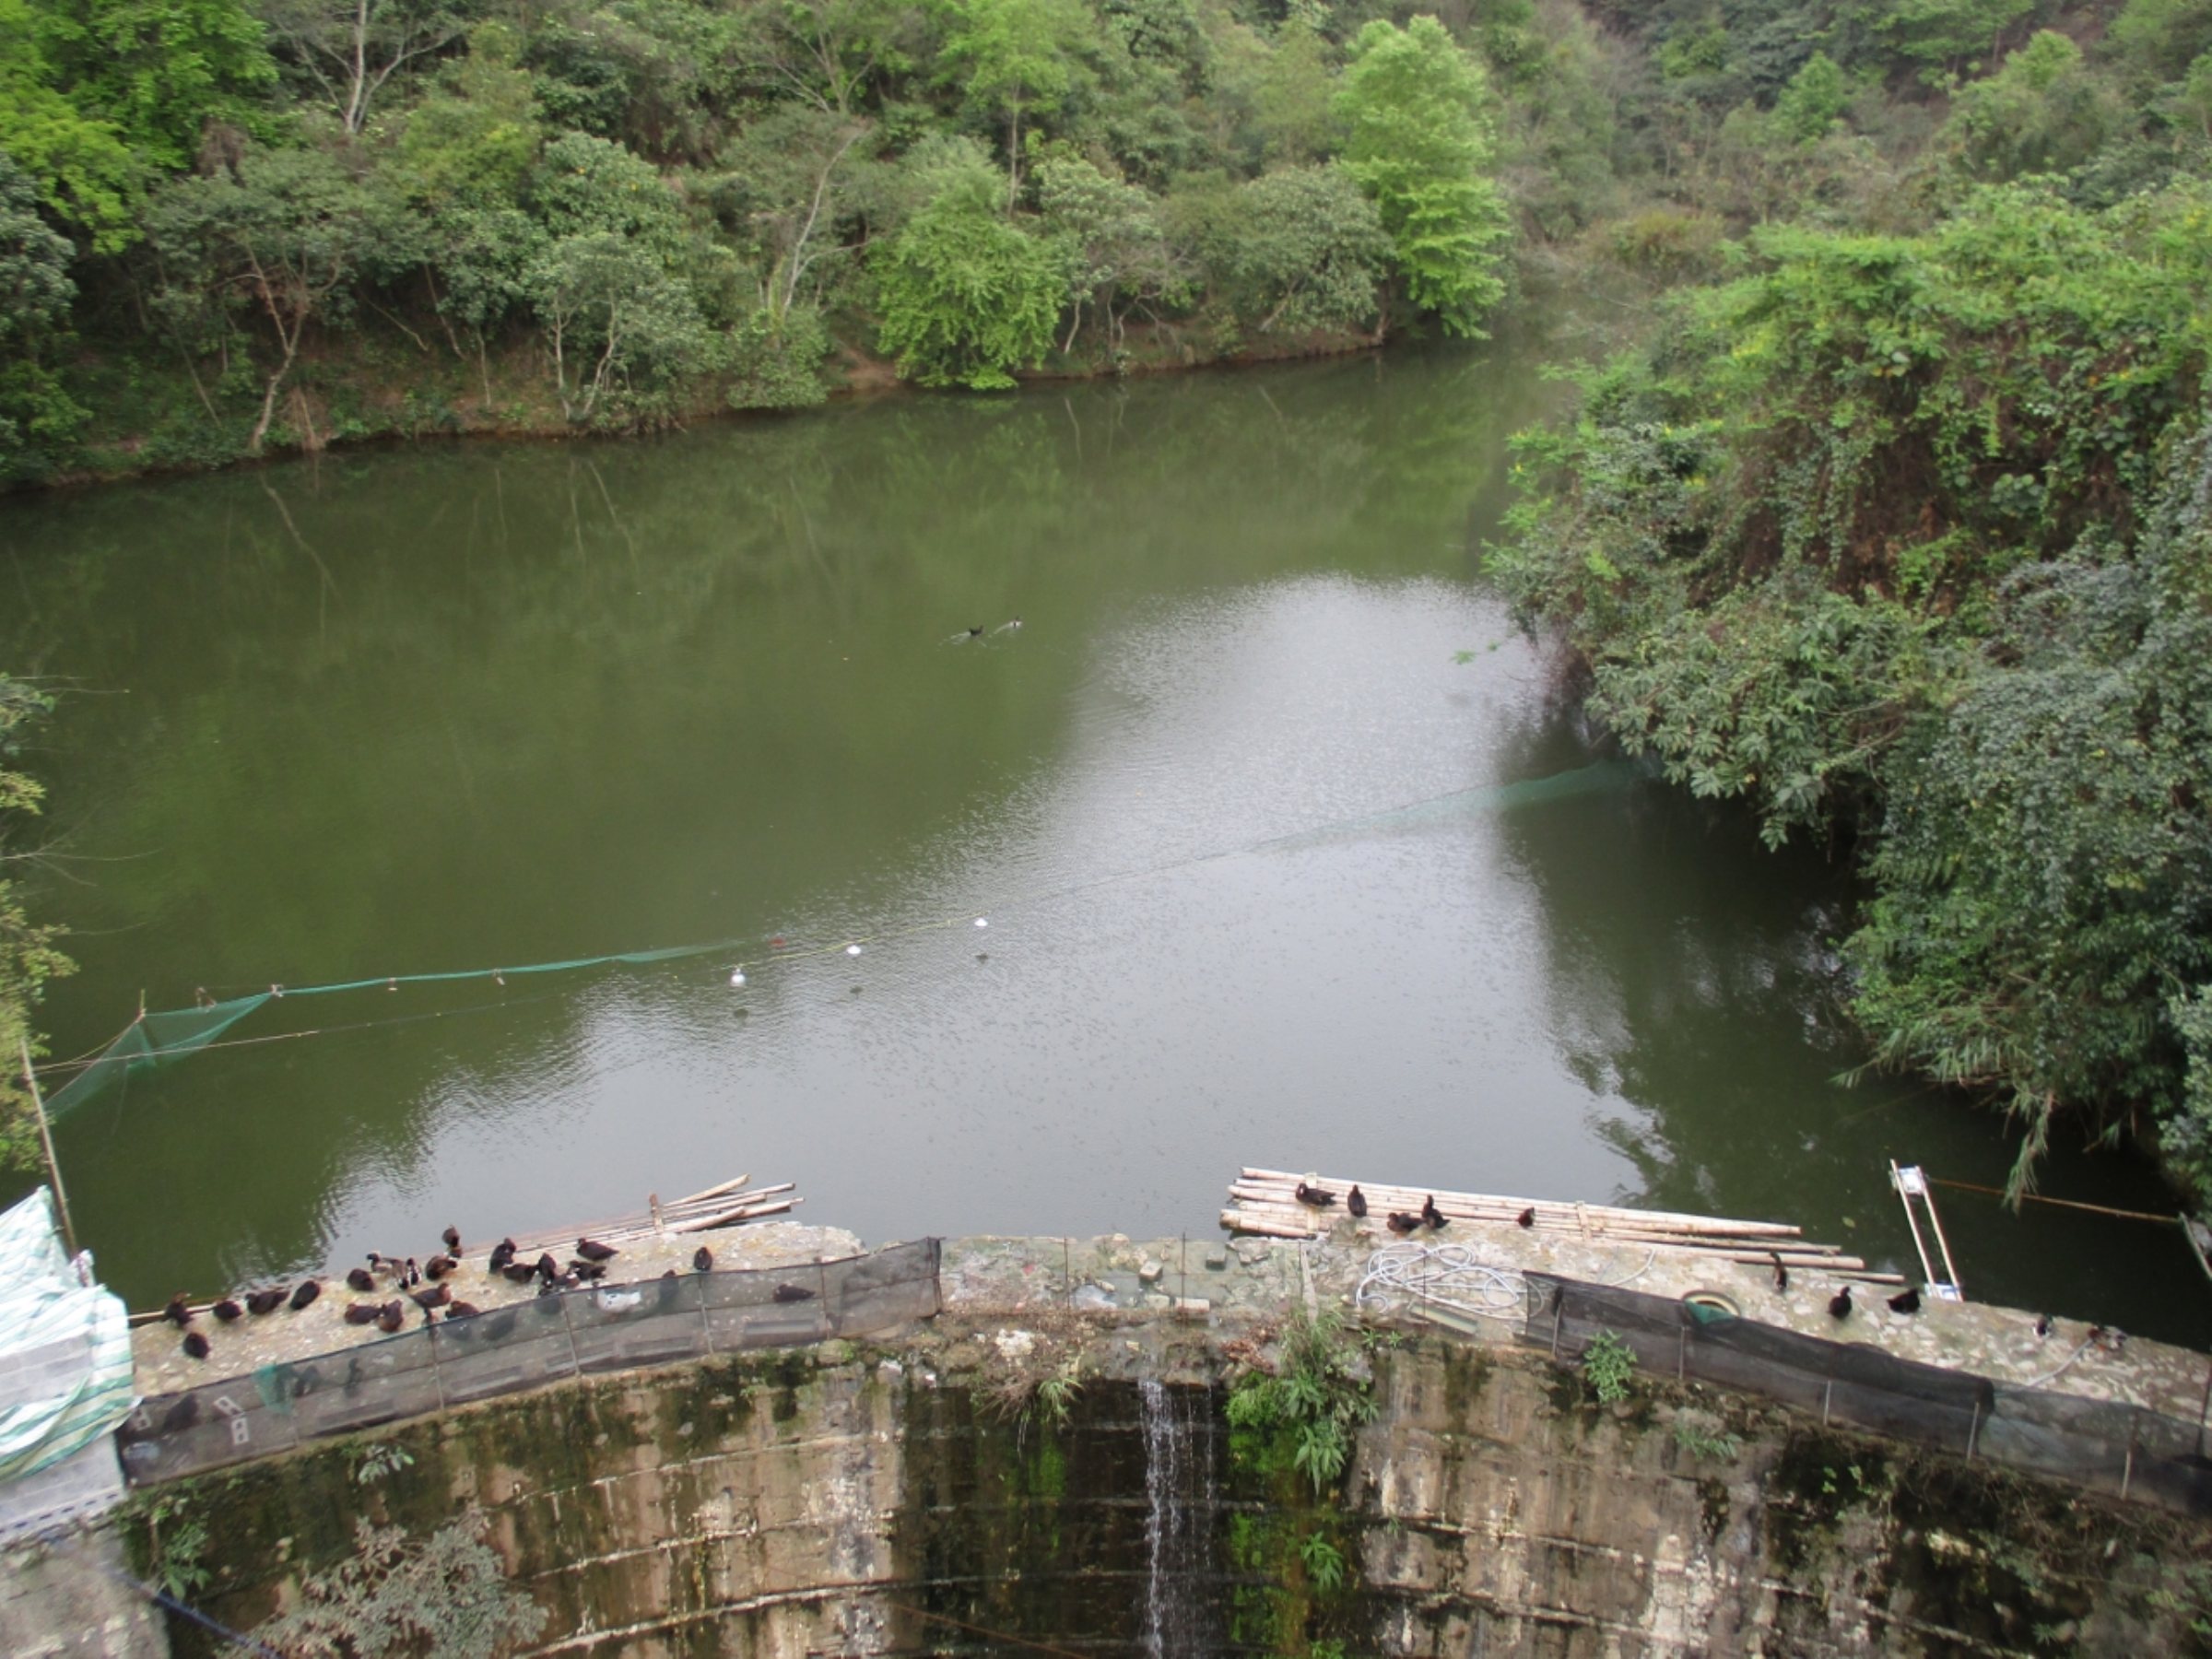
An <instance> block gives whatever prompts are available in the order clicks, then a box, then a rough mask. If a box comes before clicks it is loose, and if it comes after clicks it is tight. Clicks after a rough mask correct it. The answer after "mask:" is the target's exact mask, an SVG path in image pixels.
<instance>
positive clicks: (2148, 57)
mask: <svg viewBox="0 0 2212 1659" xmlns="http://www.w3.org/2000/svg"><path fill="white" fill-rule="evenodd" d="M2112 45H2113V47H2114V49H2115V50H2116V51H2117V52H2118V53H2119V54H2120V55H2121V57H2122V59H2123V61H2124V62H2125V63H2126V64H2127V65H2129V66H2130V67H2131V68H2133V69H2135V70H2136V72H2137V73H2138V74H2139V75H2141V76H2143V77H2145V78H2147V79H2148V80H2151V81H2154V82H2155V81H2165V80H2178V79H2179V78H2181V76H2183V75H2184V74H2186V73H2187V69H2188V65H2190V64H2191V63H2192V62H2194V60H2195V59H2197V58H2200V57H2202V56H2203V55H2204V54H2205V53H2207V52H2212V5H2207V4H2206V0H2127V4H2126V5H2125V6H2122V7H2121V8H2120V15H2119V16H2118V17H2116V18H2113V19H2112Z"/></svg>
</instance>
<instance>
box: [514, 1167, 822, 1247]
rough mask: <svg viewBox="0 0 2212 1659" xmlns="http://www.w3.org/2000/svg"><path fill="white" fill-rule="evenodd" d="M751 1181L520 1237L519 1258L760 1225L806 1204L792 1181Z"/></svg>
mask: <svg viewBox="0 0 2212 1659" xmlns="http://www.w3.org/2000/svg"><path fill="white" fill-rule="evenodd" d="M750 1180H752V1177H751V1176H750V1175H739V1176H736V1177H735V1178H734V1179H733V1180H729V1181H723V1182H716V1183H715V1184H714V1185H712V1186H711V1187H705V1188H702V1189H700V1191H699V1192H696V1193H693V1194H690V1196H688V1197H686V1198H678V1199H677V1200H676V1201H675V1202H674V1203H671V1204H663V1203H662V1202H661V1195H660V1194H658V1193H653V1194H648V1195H647V1197H646V1200H645V1202H646V1205H647V1206H648V1207H647V1211H646V1213H645V1214H644V1215H642V1216H620V1217H618V1218H615V1219H614V1220H611V1221H595V1222H593V1223H591V1224H590V1225H588V1226H584V1227H580V1228H578V1227H564V1228H560V1229H558V1230H555V1231H552V1232H548V1233H543V1234H536V1233H534V1234H532V1235H531V1236H530V1237H529V1238H526V1239H525V1238H524V1237H523V1236H522V1235H520V1234H519V1233H518V1234H517V1235H515V1250H516V1253H517V1254H518V1255H521V1256H523V1257H525V1258H527V1257H529V1256H532V1255H535V1253H538V1252H539V1251H541V1250H552V1251H557V1252H558V1251H559V1250H563V1249H568V1248H571V1247H572V1246H573V1245H574V1243H575V1241H576V1239H577V1236H578V1235H579V1234H588V1235H589V1236H590V1237H592V1238H594V1239H596V1240H598V1241H600V1242H601V1243H603V1244H615V1245H621V1244H626V1243H631V1242H634V1241H637V1240H640V1239H650V1238H653V1237H655V1236H656V1235H658V1234H661V1233H694V1232H712V1230H715V1229H716V1228H722V1227H735V1226H737V1225H738V1224H739V1223H740V1222H745V1221H757V1220H759V1218H761V1217H763V1216H781V1215H785V1214H787V1213H789V1212H790V1210H791V1209H792V1208H793V1207H794V1206H797V1205H801V1204H804V1203H805V1202H806V1200H805V1199H804V1198H801V1197H799V1196H797V1195H796V1194H795V1193H794V1182H788V1181H784V1182H777V1183H776V1184H775V1185H773V1186H761V1187H756V1186H747V1185H746V1182H748V1181H750Z"/></svg>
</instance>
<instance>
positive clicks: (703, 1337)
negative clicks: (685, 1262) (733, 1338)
mask: <svg viewBox="0 0 2212 1659" xmlns="http://www.w3.org/2000/svg"><path fill="white" fill-rule="evenodd" d="M693 1277H696V1278H697V1279H698V1280H699V1339H700V1341H701V1342H703V1343H705V1344H706V1347H707V1354H708V1356H709V1358H712V1356H713V1353H714V1322H713V1321H712V1320H711V1319H709V1318H708V1317H707V1281H708V1280H709V1279H711V1278H712V1277H714V1275H713V1273H712V1271H709V1272H706V1273H700V1274H695V1275H694V1276H693Z"/></svg>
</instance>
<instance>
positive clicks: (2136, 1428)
mask: <svg viewBox="0 0 2212 1659" xmlns="http://www.w3.org/2000/svg"><path fill="white" fill-rule="evenodd" d="M2142 1432H2143V1407H2142V1406H2136V1414H2135V1416H2133V1417H2131V1418H2128V1419H2127V1461H2126V1462H2125V1463H2124V1464H2122V1465H2120V1501H2121V1502H2123V1503H2125V1502H2126V1501H2127V1488H2129V1487H2131V1486H2133V1485H2135V1483H2136V1436H2137V1435H2139V1434H2141V1433H2142Z"/></svg>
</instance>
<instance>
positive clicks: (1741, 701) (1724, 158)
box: [0, 0, 2212, 1189]
mask: <svg viewBox="0 0 2212 1659" xmlns="http://www.w3.org/2000/svg"><path fill="white" fill-rule="evenodd" d="M2208 161H2212V0H2107V3H2103V4H2094V5H2079V4H2073V5H2068V4H2060V3H2059V0H1763V3H1757V0H1664V3H1662V4H1658V5H1653V6H1625V5H1607V4H1593V5H1583V4H1578V3H1577V0H1486V3H1482V4H1446V5H1442V6H1433V7H1426V8H1422V9H1420V10H1418V11H1417V10H1416V9H1415V8H1413V7H1406V8H1396V9H1394V8H1391V7H1388V6H1382V5H1380V4H1369V3H1367V0H1343V3H1341V4H1337V5H1330V4H1326V3H1324V0H925V3H919V4H917V3H912V0H727V3H724V4H713V3H710V0H600V3H594V0H532V3H531V4H528V5H517V4H509V3H506V0H0V484H4V483H18V484H19V483H26V482H37V481H41V480H44V479H50V478H53V477H64V476H68V475H71V474H74V473H82V472H87V471H100V470H122V469H127V468H131V467H135V466H147V465H205V464H216V463H220V462H224V461H228V460H231V459H235V458H239V457H242V456H247V455H252V454H258V453H271V452H273V451H277V450H283V449H291V448H300V447H309V448H312V447H316V446H319V445H322V444H324V443H327V442H329V441H334V440H338V439H344V438H347V437H354V436H360V435H365V434H371V433H384V432H397V433H412V434H420V433H429V432H436V431H441V430H462V429H561V428H564V427H573V428H580V429H624V428H633V427H641V426H651V425H654V424H658V423H664V422H667V421H671V420H676V419H681V418H686V417H688V416H691V415H694V414H699V413H702V412H706V411H710V410H713V409H718V408H726V407H738V408H768V407H780V406H800V405H806V404H808V403H813V402H817V401H819V400H820V399H821V398H823V397H824V396H825V395H827V394H828V393H829V392H830V390H832V389H833V388H835V387H836V386H837V385H839V384H841V383H848V382H853V381H865V380H868V379H872V378H881V377H883V376H884V375H885V374H886V373H895V374H897V375H898V376H900V377H901V378H904V379H907V380H910V381H912V382H917V383H919V384H922V385H926V386H949V387H962V388H971V389H981V390H988V389H991V388H995V387H1003V386H1006V385H1007V384H1010V383H1011V382H1012V378H1013V377H1014V375H1015V374H1017V373H1018V372H1024V371H1032V370H1037V369H1040V368H1041V369H1044V370H1047V371H1053V372H1063V373H1099V372H1116V371H1125V370H1131V369H1137V368H1145V367H1151V366H1164V365H1174V364H1180V363H1186V362H1197V361H1208V360H1218V359H1223V358H1230V357H1235V356H1238V355H1243V354H1250V355H1265V354H1269V353H1289V352H1297V351H1303V350H1314V349H1332V348H1341V347H1348V346H1356V345H1359V344H1363V343H1367V342H1371V341H1376V340H1381V339H1382V338H1384V337H1385V336H1388V335H1402V334H1405V333H1406V332H1409V331H1412V332H1424V333H1437V332H1443V333H1451V334H1458V335H1478V334H1480V333H1481V332H1482V330H1483V329H1484V327H1485V324H1486V319H1489V318H1491V317H1493V316H1495V315H1497V314H1498V313H1499V312H1500V310H1501V308H1510V307H1511V306H1512V303H1513V295H1514V291H1515V289H1516V287H1518V288H1519V289H1520V291H1521V292H1523V293H1535V292H1537V291H1539V290H1541V291H1542V292H1543V293H1544V294H1545V295H1546V296H1547V300H1546V309H1547V314H1560V313H1572V314H1576V315H1579V316H1580V318H1581V319H1582V320H1583V325H1584V332H1583V335H1580V336H1578V337H1579V338H1582V339H1584V340H1587V339H1590V338H1602V339H1604V340H1606V341H1607V342H1609V348H1610V349H1612V350H1613V351H1614V352H1615V355H1613V356H1611V357H1610V358H1609V359H1606V360H1601V361H1594V362H1589V363H1585V364H1583V366H1582V367H1581V368H1580V369H1579V370H1577V371H1576V373H1577V375H1578V377H1579V382H1580V394H1581V395H1580V397H1579V400H1578V401H1577V403H1576V406H1575V408H1574V411H1573V413H1572V415H1571V417H1569V418H1566V419H1565V420H1563V421H1562V422H1561V423H1560V424H1559V425H1558V426H1556V427H1555V428H1553V429H1548V430H1546V431H1542V432H1538V433H1533V434H1530V435H1528V436H1527V437H1525V438H1524V440H1523V447H1522V453H1521V454H1520V457H1519V462H1518V476H1519V477H1520V479H1521V481H1522V483H1523V485H1524V502H1523V505H1522V508H1521V510H1520V512H1518V514H1517V515H1516V517H1515V520H1514V522H1513V524H1512V528H1511V531H1510V533H1509V535H1508V537H1507V540H1506V545H1503V546H1500V547H1496V548H1493V549H1492V550H1491V552H1490V562H1491V566H1492V569H1493V571H1494V572H1495V573H1496V575H1497V577H1498V579H1499V580H1500V582H1501V583H1502V584H1503V585H1504V587H1505V589H1506V590H1507V591H1508V593H1509V594H1511V596H1512V599H1513V600H1514V602H1515V604H1516V605H1517V606H1519V607H1520V608H1521V611H1522V613H1523V615H1524V617H1525V618H1527V619H1528V620H1529V622H1530V624H1531V625H1532V626H1534V627H1538V628H1541V629H1547V630H1551V631H1554V632H1556V633H1557V634H1558V635H1559V637H1560V638H1561V639H1562V640H1563V641H1565V644H1566V646H1567V648H1568V656H1569V659H1570V660H1571V661H1572V662H1573V663H1575V664H1576V665H1580V666H1581V667H1584V668H1586V669H1587V671H1588V675H1589V683H1590V687H1591V697H1592V707H1593V709H1594V712H1595V713H1596V715H1597V716H1598V717H1599V718H1600V719H1601V720H1602V721H1603V722H1604V723H1605V724H1607V725H1608V726H1609V727H1611V728H1612V729H1613V730H1614V731H1615V732H1616V733H1618V735H1620V737H1621V738H1622V739H1623V741H1625V742H1626V743H1627V744H1628V745H1629V746H1630V747H1631V748H1635V749H1639V750H1642V751H1645V752H1648V753H1651V754H1653V755H1654V756H1656V757H1657V758H1658V759H1660V760H1661V761H1663V762H1664V763H1665V766H1666V768H1667V769H1668V771H1669V772H1670V773H1671V774H1672V775H1673V776H1675V777H1677V779H1679V780H1680V781H1682V782H1685V783H1687V784H1688V786H1689V787H1691V788H1693V789H1694V790H1696V791H1698V792H1699V793H1700V794H1706V795H1710V796H1715V797H1740V798H1742V799H1744V800H1745V801H1746V802H1747V803H1748V804H1749V805H1750V806H1751V807H1752V808H1753V809H1754V810H1756V811H1757V812H1758V813H1759V815H1760V817H1761V820H1762V822H1763V823H1764V824H1765V826H1766V828H1767V830H1768V833H1769V836H1770V838H1771V840H1775V841H1780V840H1782V839H1783V838H1786V837H1801V836H1811V837H1818V838H1821V839H1823V840H1824V841H1827V842H1829V843H1830V844H1831V845H1833V846H1834V847H1835V848H1836V849H1838V851H1839V853H1843V854H1846V855H1848V856H1851V857H1853V858H1855V859H1857V860H1859V861H1861V863H1862V865H1863V867H1864V868H1865V871H1866V872H1867V874H1868V875H1869V877H1871V878H1872V881H1873V884H1874V893H1875V897H1874V899H1873V901H1872V903H1871V905H1870V908H1869V909H1868V910H1867V912H1865V916H1864V917H1863V918H1862V922H1863V924H1862V925H1861V926H1860V927H1859V929H1858V931H1857V932H1856V933H1855V934H1854V935H1853V937H1852V938H1851V940H1850V941H1849V943H1848V947H1847V953H1846V954H1847V959H1848V962H1849V966H1850V972H1849V997H1850V1001H1851V1006H1853V1010H1854V1012H1855V1014H1856V1016H1857V1018H1859V1019H1860V1021H1861V1022H1862V1023H1863V1024H1864V1025H1865V1028H1866V1030H1868V1032H1869V1033H1870V1034H1871V1036H1872V1038H1873V1040H1874V1041H1875V1043H1876V1045H1877V1051H1878V1054H1879V1056H1880V1059H1881V1060H1882V1061H1883V1062H1886V1063H1890V1064H1895V1065H1900V1066H1907V1067H1917V1068H1924V1069H1926V1070H1928V1071H1931V1072H1933V1073H1934V1074H1935V1075H1936V1076H1938V1077H1945V1078H1948V1079H1952V1080H1955V1081H1958V1082H1959V1083H1962V1084H1966V1085H1969V1086H1971V1087H1973V1088H1979V1089H1983V1090H1985V1091H1987V1092H1989V1093H1991V1094H1992V1095H1993V1096H1994V1097H1995V1098H1996V1099H1998V1100H2002V1101H2004V1102H2005V1103H2006V1104H2007V1105H2008V1106H2010V1107H2011V1108H2012V1109H2013V1110H2014V1111H2016V1112H2018V1114H2019V1117H2020V1120H2021V1122H2022V1124H2023V1126H2024V1128H2025V1130H2026V1145H2027V1148H2028V1150H2029V1151H2030V1153H2032V1151H2033V1150H2034V1149H2035V1147H2038V1146H2040V1145H2041V1144H2042V1142H2043V1140H2044V1139H2045V1137H2047V1136H2048V1135H2050V1134H2052V1133H2053V1132H2055V1131H2057V1130H2059V1129H2060V1128H2061V1126H2062V1125H2065V1124H2077V1125H2079V1126H2081V1127H2083V1128H2085V1129H2086V1130H2087V1131H2088V1132H2089V1133H2093V1134H2105V1135H2113V1136H2118V1135H2124V1134H2127V1133H2131V1132H2132V1133H2139V1134H2144V1135H2156V1136H2158V1137H2159V1138H2161V1139H2162V1141H2163V1144H2164V1146H2165V1147H2166V1148H2167V1151H2168V1152H2169V1154H2170V1155H2171V1158H2172V1159H2173V1160H2174V1161H2175V1165H2176V1167H2177V1168H2178V1169H2180V1170H2182V1171H2185V1172H2186V1173H2187V1174H2188V1175H2189V1176H2190V1177H2191V1178H2192V1179H2194V1180H2196V1181H2197V1182H2200V1183H2203V1184H2205V1185H2206V1188H2207V1189H2212V994H2207V991H2206V986H2207V985H2208V984H2212V937H2208V935H2207V926H2208V924H2212V838H2208V837H2207V834H2206V807H2205V800H2204V796H2205V793H2206V783H2205V782H2204V773H2205V768H2206V759H2208V758H2212V731H2207V729H2206V722H2207V721H2212V695H2208V694H2212V685H2207V684H2204V683H2200V682H2201V681H2202V680H2203V679H2204V677H2205V676H2206V674H2207V673H2212V669H2208V668H2207V667H2206V664H2207V662H2212V652H2208V651H2207V646H2212V639H2207V638H2206V637H2205V636H2206V630H2207V628H2208V627H2212V624H2208V622H2207V618H2206V601H2207V596H2208V594H2212V569H2208V567H2207V555H2208V553H2212V541H2208V538H2212V528H2208V527H2207V523H2206V515H2207V512H2212V472H2208V470H2207V468H2208V466H2212V462H2208V461H2207V455H2206V447H2205V441H2204V439H2203V438H2202V436H2201V432H2202V410H2203V404H2204V398H2205V395H2206V391H2205V386H2204V367H2205V359H2206V332H2207V299H2206V296H2207V294H2212V183H2208V182H2207V179H2208V177H2212V168H2208V167H2207V162H2208ZM6 805H7V803H6V802H0V808H5V807H6ZM5 903H6V890H5V888H0V906H4V905H5ZM37 945H38V947H39V948H40V949H41V950H44V949H46V948H47V947H46V945H45V942H44V940H43V937H42V936H41V937H40V938H39V939H38V940H37ZM11 948H12V947H11ZM41 960H42V961H43V960H45V959H41ZM51 966H52V964H51V962H47V963H46V966H45V967H43V968H41V971H48V970H49V969H50V968H51ZM17 977H18V979H22V981H23V982H24V983H26V984H28V983H29V980H28V979H27V978H24V976H21V975H18V976H17ZM8 983H10V981H8V980H6V979H4V978H0V988H4V987H5V986H6V984H8ZM1779 1109H1783V1108H1782V1105H1781V1103H1778V1110H1779ZM2027 1167H2028V1165H2027V1164H2025V1163H2024V1165H2023V1169H2026V1168H2027Z"/></svg>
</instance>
